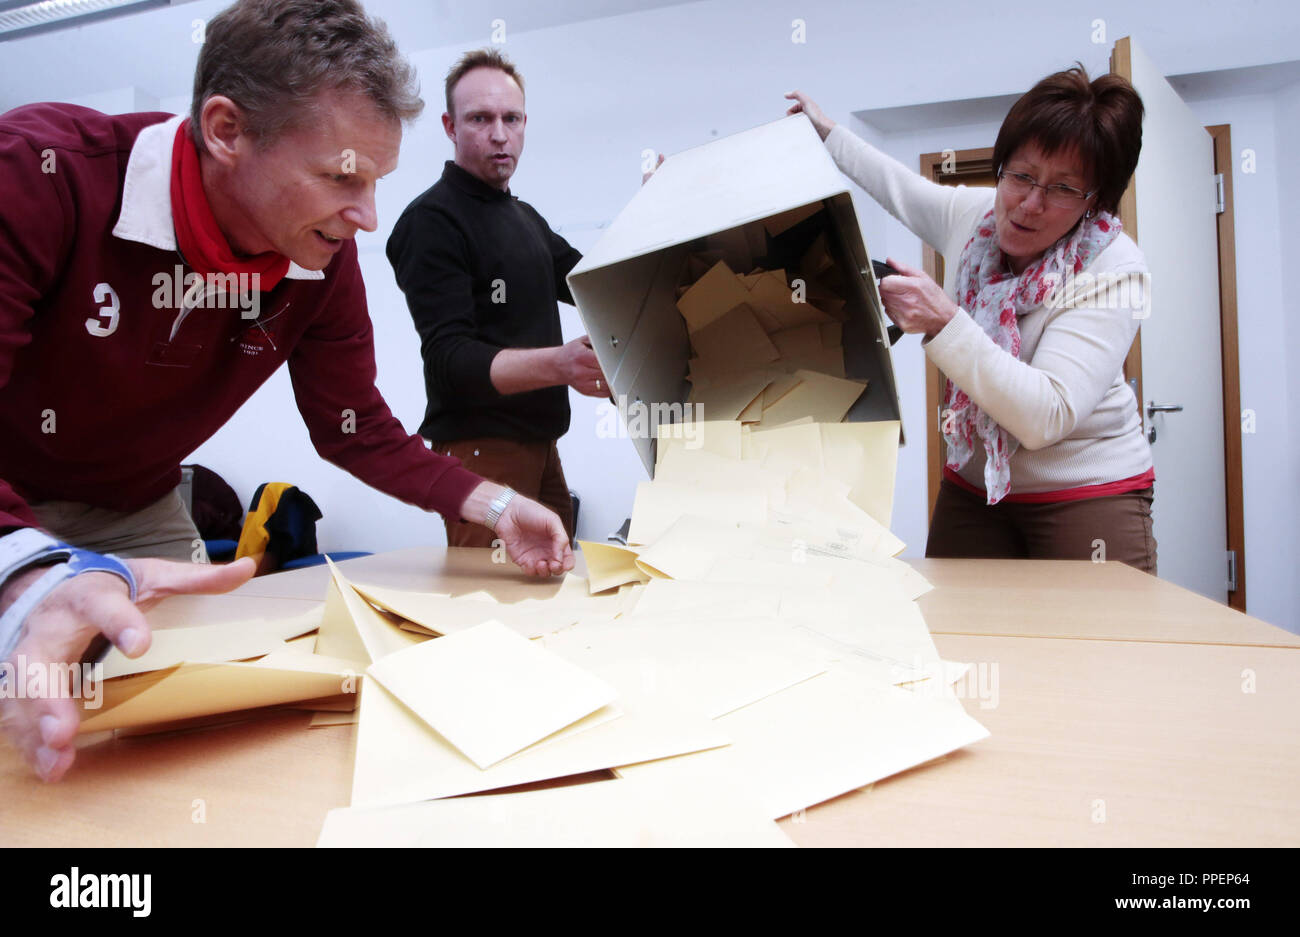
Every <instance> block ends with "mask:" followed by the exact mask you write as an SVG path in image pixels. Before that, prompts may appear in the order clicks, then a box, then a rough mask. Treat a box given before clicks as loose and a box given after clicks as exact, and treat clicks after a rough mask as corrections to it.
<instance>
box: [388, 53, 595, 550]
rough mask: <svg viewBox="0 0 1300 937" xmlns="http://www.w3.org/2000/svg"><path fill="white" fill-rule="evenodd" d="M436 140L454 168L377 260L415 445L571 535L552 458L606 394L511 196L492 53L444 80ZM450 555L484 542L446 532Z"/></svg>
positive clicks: (506, 82)
mask: <svg viewBox="0 0 1300 937" xmlns="http://www.w3.org/2000/svg"><path fill="white" fill-rule="evenodd" d="M446 96H447V113H445V114H443V115H442V124H443V128H444V129H445V130H446V132H447V137H448V138H449V139H450V140H451V141H452V143H453V144H455V160H454V161H451V162H448V163H447V164H446V166H445V168H444V169H443V173H442V178H441V179H440V180H438V182H437V183H435V184H434V185H433V186H432V187H431V188H429V189H428V190H427V191H425V192H424V193H423V194H422V195H420V197H419V198H417V199H416V200H415V201H413V202H412V203H411V204H410V205H408V206H407V208H406V211H404V212H403V213H402V216H401V218H399V219H398V222H397V225H396V227H394V229H393V234H392V236H391V237H390V238H389V239H388V259H389V261H390V262H391V263H392V265H393V270H394V272H395V273H396V274H397V284H398V286H400V287H401V289H402V292H403V293H405V294H406V301H407V305H408V306H409V307H410V310H411V318H412V319H414V320H415V327H416V330H417V331H418V332H419V333H420V352H421V354H422V355H423V357H424V381H425V387H426V389H427V392H428V398H429V402H428V407H427V409H426V410H425V414H424V422H423V423H422V424H421V425H420V435H421V436H423V437H424V438H425V439H427V440H429V442H430V444H431V445H432V446H433V448H434V449H436V450H437V451H438V452H441V453H446V454H450V455H453V456H456V457H457V458H459V459H460V460H461V461H462V462H463V463H464V465H465V467H466V468H467V469H469V470H470V471H473V472H477V473H479V474H480V475H482V476H484V477H485V478H489V479H491V480H493V481H496V482H499V483H501V484H504V485H509V486H510V487H512V488H514V489H515V490H517V491H519V492H520V493H521V494H523V495H526V496H528V497H530V498H535V499H536V500H539V501H541V502H542V503H543V504H545V505H546V506H547V507H549V508H551V509H552V510H553V511H555V512H556V513H557V514H559V515H560V518H561V519H562V520H563V521H564V525H565V529H566V530H567V531H568V532H569V536H570V537H571V538H572V536H573V533H574V531H573V509H572V505H571V502H570V498H569V491H568V485H567V483H566V482H565V480H564V472H563V470H562V468H561V466H560V458H559V454H558V452H557V451H556V445H555V443H556V440H558V439H559V438H560V437H561V436H563V435H564V434H565V432H567V431H568V428H569V395H568V388H569V387H572V388H573V389H574V390H576V391H578V392H579V393H581V394H586V395H588V396H592V397H606V396H608V395H609V387H608V385H607V383H606V381H605V376H604V375H603V374H602V373H601V371H600V366H599V364H597V362H596V356H595V354H594V353H593V352H592V350H591V346H590V343H589V342H588V341H587V339H586V337H585V336H584V337H582V338H579V339H575V340H574V341H571V342H568V343H567V344H566V343H565V342H564V340H563V338H562V336H561V333H560V316H559V310H558V308H557V307H556V302H557V301H558V300H563V301H564V302H566V303H572V302H573V297H572V296H571V295H570V293H569V287H568V284H567V283H566V282H565V276H566V275H567V274H568V272H569V271H570V270H571V269H573V266H574V265H575V264H576V263H577V262H578V260H579V259H580V256H581V255H579V253H578V252H577V251H576V250H574V249H573V248H572V247H570V246H569V244H568V243H567V242H566V241H565V240H564V238H562V237H560V236H559V235H558V234H556V233H555V232H553V231H552V230H551V229H550V227H549V226H548V225H547V224H546V221H545V219H543V218H542V216H541V215H539V214H538V213H537V211H536V210H535V209H534V208H533V207H532V206H531V205H528V204H527V203H526V202H522V201H520V200H519V199H517V198H515V196H513V195H511V194H510V189H509V183H510V177H511V176H512V175H514V171H515V168H516V166H517V165H518V161H519V154H520V153H521V152H522V151H523V147H524V125H525V123H526V122H527V115H526V114H525V112H524V89H523V79H522V77H521V76H520V75H519V73H518V71H517V70H516V69H515V67H514V65H513V64H512V63H511V62H510V61H509V60H508V59H506V58H505V57H504V56H503V55H501V54H500V53H499V52H497V51H496V50H493V49H482V50H478V51H474V52H470V53H467V54H466V55H464V56H462V57H461V59H460V61H458V62H457V63H456V65H455V66H453V68H452V69H451V71H450V72H449V73H448V75H447V81H446ZM447 542H448V544H450V545H451V546H482V547H486V546H490V545H491V543H492V534H491V532H490V531H488V530H487V529H486V528H484V529H483V530H482V532H481V533H480V531H479V529H478V528H477V527H476V526H475V525H471V524H465V523H461V522H458V521H455V520H449V521H447Z"/></svg>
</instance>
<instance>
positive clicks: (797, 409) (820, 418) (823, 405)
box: [763, 369, 867, 424]
mask: <svg viewBox="0 0 1300 937" xmlns="http://www.w3.org/2000/svg"><path fill="white" fill-rule="evenodd" d="M795 376H796V377H798V378H800V379H801V383H800V384H799V386H798V387H796V388H794V389H793V390H792V391H790V393H788V394H786V395H785V396H784V397H782V398H781V399H780V400H778V401H777V402H776V403H775V404H773V405H772V406H771V407H769V408H767V409H765V410H764V411H763V422H764V423H765V424H767V423H773V424H779V423H785V422H788V421H789V420H794V419H798V418H799V417H802V416H810V417H812V419H813V422H814V423H838V422H839V421H840V420H842V419H844V415H845V414H846V413H848V412H849V410H850V409H851V408H852V407H853V404H854V403H856V402H857V399H858V398H859V397H861V396H862V395H863V393H865V392H866V389H867V386H866V384H864V383H861V382H859V381H846V380H842V379H840V378H837V377H831V376H830V375H829V374H818V373H816V372H814V371H808V370H804V369H800V370H798V371H796V372H795Z"/></svg>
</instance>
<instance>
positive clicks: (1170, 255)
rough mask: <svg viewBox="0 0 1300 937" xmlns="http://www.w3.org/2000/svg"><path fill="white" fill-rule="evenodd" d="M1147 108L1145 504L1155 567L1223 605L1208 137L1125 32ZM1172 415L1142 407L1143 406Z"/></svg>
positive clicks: (1142, 192)
mask: <svg viewBox="0 0 1300 937" xmlns="http://www.w3.org/2000/svg"><path fill="white" fill-rule="evenodd" d="M1130 49H1131V53H1132V69H1133V74H1132V79H1131V80H1132V82H1133V86H1134V87H1135V88H1136V89H1137V91H1138V94H1140V95H1141V96H1142V103H1143V104H1144V105H1145V106H1146V120H1145V121H1144V122H1143V127H1142V156H1141V159H1140V161H1139V162H1138V167H1137V175H1136V177H1135V181H1134V184H1135V188H1136V195H1137V240H1138V246H1139V247H1141V248H1142V251H1143V253H1145V254H1146V258H1147V263H1148V265H1149V266H1150V269H1151V305H1150V315H1149V317H1148V318H1147V319H1146V320H1145V321H1144V322H1143V323H1142V387H1143V392H1144V396H1145V398H1146V399H1145V400H1142V401H1140V403H1141V406H1142V413H1143V417H1144V418H1145V420H1146V426H1147V429H1148V430H1150V429H1152V428H1153V427H1154V429H1155V431H1156V439H1155V442H1154V443H1152V445H1151V454H1152V457H1153V458H1154V460H1155V467H1156V486H1155V490H1156V496H1155V507H1154V509H1153V513H1154V519H1155V536H1156V543H1157V550H1158V561H1159V573H1160V578H1161V579H1167V580H1169V581H1171V582H1175V583H1177V584H1178V585H1180V586H1184V587H1186V588H1188V589H1191V590H1193V591H1195V592H1199V593H1200V594H1201V595H1204V596H1207V597H1209V598H1212V599H1214V600H1215V601H1218V602H1226V601H1227V594H1228V593H1227V573H1228V570H1227V558H1226V557H1227V520H1226V517H1227V514H1226V511H1227V508H1226V505H1225V500H1224V468H1223V463H1224V459H1223V373H1222V358H1221V355H1220V350H1219V329H1220V324H1219V274H1218V271H1219V255H1218V241H1217V236H1216V226H1215V220H1216V219H1215V216H1216V208H1215V203H1216V195H1215V186H1214V154H1213V143H1212V141H1211V139H1210V135H1209V133H1207V132H1206V130H1205V127H1204V126H1203V125H1202V124H1201V122H1200V121H1199V120H1197V118H1196V115H1195V114H1193V113H1192V110H1191V108H1189V107H1188V106H1187V104H1186V103H1185V102H1184V101H1183V100H1182V99H1181V98H1180V97H1179V96H1178V94H1177V93H1176V92H1175V91H1174V89H1173V88H1172V87H1170V85H1169V82H1167V81H1165V79H1164V77H1163V74H1162V72H1161V71H1160V69H1159V68H1157V67H1156V65H1155V64H1154V63H1153V62H1152V61H1151V60H1150V59H1149V58H1148V57H1147V56H1146V54H1145V53H1143V51H1142V50H1141V49H1140V48H1139V47H1138V45H1137V43H1134V42H1132V40H1130ZM1151 404H1155V405H1157V406H1160V405H1165V406H1181V407H1182V410H1181V411H1161V412H1157V413H1155V414H1154V416H1153V415H1151V414H1150V405H1151Z"/></svg>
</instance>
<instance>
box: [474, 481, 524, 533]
mask: <svg viewBox="0 0 1300 937" xmlns="http://www.w3.org/2000/svg"><path fill="white" fill-rule="evenodd" d="M516 494H518V492H516V491H515V490H514V489H513V488H506V489H505V490H504V491H502V492H501V494H499V495H497V496H496V497H495V498H493V499H492V503H491V504H489V505H488V509H487V516H485V517H484V518H483V526H484V527H486V528H487V529H488V530H490V531H492V532H493V533H496V530H497V521H499V520H501V515H502V513H503V512H504V511H505V509H506V508H507V507H508V506H509V505H510V502H511V501H513V500H514V499H515V495H516Z"/></svg>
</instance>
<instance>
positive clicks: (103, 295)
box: [86, 283, 122, 338]
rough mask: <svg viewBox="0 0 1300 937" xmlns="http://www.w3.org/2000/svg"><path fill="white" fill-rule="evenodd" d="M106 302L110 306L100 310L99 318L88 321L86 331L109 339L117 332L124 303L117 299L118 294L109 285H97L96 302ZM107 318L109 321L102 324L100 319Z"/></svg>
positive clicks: (102, 307)
mask: <svg viewBox="0 0 1300 937" xmlns="http://www.w3.org/2000/svg"><path fill="white" fill-rule="evenodd" d="M105 300H107V301H108V305H107V306H101V307H100V308H99V314H98V315H99V317H98V318H90V319H87V320H86V331H87V332H89V333H90V334H91V335H96V336H98V337H100V338H107V337H108V336H110V335H112V334H113V333H114V332H116V331H117V320H118V318H119V317H120V314H119V311H120V310H121V308H122V303H121V301H120V300H119V299H118V298H117V293H115V292H114V291H113V287H111V286H109V285H108V284H107V283H97V284H95V302H97V303H102V302H104V301H105ZM105 317H107V319H108V321H107V322H101V321H100V319H104V318H105Z"/></svg>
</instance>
